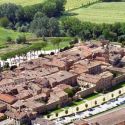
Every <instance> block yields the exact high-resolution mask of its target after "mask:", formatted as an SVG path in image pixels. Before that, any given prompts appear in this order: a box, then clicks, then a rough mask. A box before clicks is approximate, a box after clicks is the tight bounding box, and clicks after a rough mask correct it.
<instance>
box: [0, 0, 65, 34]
mask: <svg viewBox="0 0 125 125" xmlns="http://www.w3.org/2000/svg"><path fill="white" fill-rule="evenodd" d="M65 3H66V0H46V1H45V2H44V3H40V4H36V5H32V6H26V7H22V6H18V5H15V4H12V3H5V4H2V5H0V25H1V26H3V27H6V28H10V29H14V30H19V31H22V32H26V31H28V30H29V27H30V23H31V22H32V20H33V19H34V16H35V14H36V13H37V12H41V13H43V14H44V15H46V16H47V17H48V18H51V17H59V16H61V15H62V13H63V11H64V10H65V8H64V5H65Z"/></svg>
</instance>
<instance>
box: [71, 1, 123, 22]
mask: <svg viewBox="0 0 125 125" xmlns="http://www.w3.org/2000/svg"><path fill="white" fill-rule="evenodd" d="M70 13H72V14H74V15H73V16H74V17H77V18H78V19H80V20H81V21H90V22H93V23H109V24H110V23H115V22H125V2H108V3H106V2H104V3H97V4H94V5H91V6H89V7H86V8H85V7H83V8H80V9H76V10H74V11H70Z"/></svg>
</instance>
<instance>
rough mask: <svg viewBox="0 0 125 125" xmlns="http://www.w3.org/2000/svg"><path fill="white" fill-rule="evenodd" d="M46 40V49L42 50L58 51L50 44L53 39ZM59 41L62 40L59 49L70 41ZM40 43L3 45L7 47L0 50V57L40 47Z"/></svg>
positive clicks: (65, 39)
mask: <svg viewBox="0 0 125 125" xmlns="http://www.w3.org/2000/svg"><path fill="white" fill-rule="evenodd" d="M47 39H48V40H47V46H46V48H44V50H55V49H58V47H57V46H53V45H52V43H51V42H50V41H51V39H53V38H47ZM61 39H62V42H61V43H60V46H59V47H60V48H64V47H66V46H68V45H69V42H70V41H71V40H72V38H71V37H61ZM40 43H42V40H38V41H37V40H36V41H30V42H29V44H11V45H7V44H5V43H3V45H4V44H5V45H7V47H5V48H1V49H0V57H1V56H4V55H5V54H8V53H10V52H14V51H17V50H18V51H20V50H22V49H26V48H28V47H31V46H34V47H35V45H36V44H39V45H41V44H40ZM41 49H42V47H41ZM8 58H9V57H8Z"/></svg>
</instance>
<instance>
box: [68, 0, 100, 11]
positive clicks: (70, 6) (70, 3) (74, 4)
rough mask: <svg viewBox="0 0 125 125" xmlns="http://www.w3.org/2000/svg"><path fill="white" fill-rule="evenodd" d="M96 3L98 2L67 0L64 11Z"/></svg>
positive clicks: (94, 0) (91, 0)
mask: <svg viewBox="0 0 125 125" xmlns="http://www.w3.org/2000/svg"><path fill="white" fill-rule="evenodd" d="M96 1H98V0H67V3H66V10H71V9H75V8H79V7H82V6H84V5H87V4H89V3H94V2H96Z"/></svg>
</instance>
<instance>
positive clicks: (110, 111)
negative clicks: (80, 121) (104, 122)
mask: <svg viewBox="0 0 125 125" xmlns="http://www.w3.org/2000/svg"><path fill="white" fill-rule="evenodd" d="M121 109H122V110H125V104H123V105H121V106H118V107H116V108H113V109H111V110H108V111H105V112H103V113H101V114H97V115H95V116H92V117H89V118H87V119H86V120H93V119H95V118H98V117H100V116H104V115H106V114H109V113H113V112H116V111H119V110H121Z"/></svg>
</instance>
